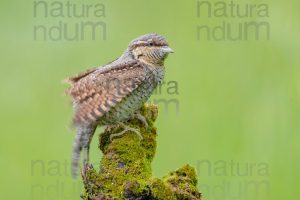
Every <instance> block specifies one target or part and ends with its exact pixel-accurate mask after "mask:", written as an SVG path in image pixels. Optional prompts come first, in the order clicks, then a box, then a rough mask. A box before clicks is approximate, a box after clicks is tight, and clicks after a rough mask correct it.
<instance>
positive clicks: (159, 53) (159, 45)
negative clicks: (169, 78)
mask: <svg viewBox="0 0 300 200" xmlns="http://www.w3.org/2000/svg"><path fill="white" fill-rule="evenodd" d="M128 50H129V51H130V53H131V54H132V55H133V57H134V58H135V59H138V60H140V61H142V62H145V63H147V64H150V65H155V66H163V64H164V60H165V59H166V57H167V56H168V54H169V53H173V50H172V49H171V48H170V47H169V45H168V42H167V40H166V39H165V38H164V37H163V36H161V35H159V34H156V33H151V34H146V35H142V36H140V37H138V38H136V39H135V40H133V41H131V42H130V43H129V45H128Z"/></svg>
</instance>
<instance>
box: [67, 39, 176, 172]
mask: <svg viewBox="0 0 300 200" xmlns="http://www.w3.org/2000/svg"><path fill="white" fill-rule="evenodd" d="M171 52H173V51H172V49H171V48H169V46H168V43H167V41H166V39H165V38H164V37H163V36H161V35H158V34H147V35H143V36H141V37H139V38H137V39H135V40H133V41H132V42H131V43H130V44H129V46H128V48H127V49H126V51H125V52H124V53H123V55H122V56H121V57H120V58H118V59H116V60H115V61H113V62H111V63H109V64H107V65H105V66H103V67H98V68H94V69H91V70H88V71H86V72H84V73H81V74H79V75H77V76H75V77H71V78H69V79H68V80H67V82H69V83H70V84H71V87H70V88H69V89H68V90H67V91H66V94H67V95H70V96H71V97H72V98H73V107H74V110H75V115H74V118H73V124H74V126H75V128H76V129H77V135H76V139H75V142H74V147H73V161H72V174H73V176H76V174H77V170H78V169H77V168H78V160H79V155H80V151H81V150H82V149H83V150H84V157H83V159H84V163H85V164H86V163H88V155H89V146H90V142H91V139H92V137H93V134H94V132H95V130H96V127H97V126H98V125H114V124H120V125H121V124H122V122H125V121H126V120H128V119H130V118H131V117H132V116H133V115H134V114H135V112H137V111H138V110H139V108H140V107H142V105H143V104H144V103H145V102H146V101H147V100H148V98H149V97H150V95H151V94H152V92H153V90H154V89H155V88H156V86H157V85H158V84H159V83H160V82H161V81H162V79H163V77H164V73H165V70H164V66H163V64H164V60H165V58H166V57H167V55H168V54H169V53H171ZM145 123H146V122H145ZM122 126H124V125H122ZM124 128H125V129H124V131H122V133H121V134H123V133H124V132H126V131H127V130H130V131H134V132H136V133H137V134H138V135H139V133H138V132H137V131H136V130H133V129H132V128H129V127H126V126H124ZM121 134H116V135H115V136H119V135H121ZM112 137H113V136H111V138H112Z"/></svg>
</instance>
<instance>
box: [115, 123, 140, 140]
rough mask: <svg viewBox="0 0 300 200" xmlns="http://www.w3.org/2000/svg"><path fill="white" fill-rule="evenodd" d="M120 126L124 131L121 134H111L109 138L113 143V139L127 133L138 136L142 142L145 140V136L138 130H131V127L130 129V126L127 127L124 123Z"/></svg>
mask: <svg viewBox="0 0 300 200" xmlns="http://www.w3.org/2000/svg"><path fill="white" fill-rule="evenodd" d="M119 125H120V126H121V127H122V128H123V129H124V130H123V131H121V132H119V133H114V134H111V135H110V136H109V138H110V141H112V139H113V138H114V137H119V136H121V135H123V134H125V133H126V132H128V131H131V132H133V133H135V134H137V136H138V137H139V138H140V140H142V139H143V136H142V134H141V133H140V131H139V130H137V129H135V128H131V127H129V126H126V125H125V124H123V123H119Z"/></svg>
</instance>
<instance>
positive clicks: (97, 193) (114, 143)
mask: <svg viewBox="0 0 300 200" xmlns="http://www.w3.org/2000/svg"><path fill="white" fill-rule="evenodd" d="M140 112H141V114H142V115H143V116H145V118H146V119H147V122H148V124H149V127H148V128H147V129H146V128H145V127H144V125H143V124H142V123H141V121H139V120H138V119H132V120H129V121H128V122H126V125H128V126H130V127H133V128H136V129H138V130H139V131H140V133H141V134H142V136H143V140H140V139H139V137H138V136H137V135H136V134H134V133H132V132H127V133H125V134H124V135H122V136H120V137H116V138H114V139H113V140H110V137H109V136H110V135H111V134H114V133H117V132H120V131H121V128H119V127H117V126H115V127H109V128H106V129H105V130H104V132H103V133H102V134H100V135H99V148H100V149H101V151H102V152H103V157H102V160H101V163H100V169H99V171H96V170H95V169H94V168H93V166H91V165H89V166H85V167H84V168H83V170H82V178H83V183H84V194H83V195H82V198H83V199H84V200H119V199H120V200H122V199H128V200H143V199H144V200H148V199H149V200H181V199H182V200H189V199H191V200H199V199H200V196H201V195H200V193H199V192H198V190H197V187H196V186H197V176H196V172H195V169H194V168H192V167H191V166H189V165H185V166H183V167H181V168H180V169H177V170H175V171H173V172H170V173H169V174H168V175H167V176H165V177H163V178H162V179H159V178H154V177H152V171H151V162H152V160H153V158H154V155H155V151H156V136H157V134H156V128H155V127H154V122H155V120H156V118H157V115H158V109H157V106H155V105H145V106H144V107H142V108H141V110H140Z"/></svg>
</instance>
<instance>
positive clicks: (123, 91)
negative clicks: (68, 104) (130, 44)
mask: <svg viewBox="0 0 300 200" xmlns="http://www.w3.org/2000/svg"><path fill="white" fill-rule="evenodd" d="M147 71H148V70H145V67H144V66H143V64H142V63H140V62H139V61H136V60H131V61H128V62H126V63H123V64H117V65H116V66H113V67H111V68H110V69H109V70H95V71H93V72H92V73H89V74H88V75H86V76H84V77H83V78H81V79H79V80H78V81H77V82H75V83H74V84H73V85H72V86H71V87H70V88H69V90H68V91H67V92H66V93H67V94H68V95H70V96H72V97H73V100H74V102H75V104H76V106H75V116H74V123H75V124H78V123H90V122H96V121H97V120H98V119H99V118H100V117H101V116H103V115H104V114H105V113H106V112H108V111H109V110H110V109H111V108H112V107H114V106H115V105H117V104H118V103H119V102H121V101H122V100H123V99H124V97H126V96H127V95H128V94H130V93H131V92H132V91H133V90H135V89H136V88H137V87H138V86H139V85H140V83H141V82H142V81H143V80H145V78H146V77H147V73H149V72H147Z"/></svg>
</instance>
